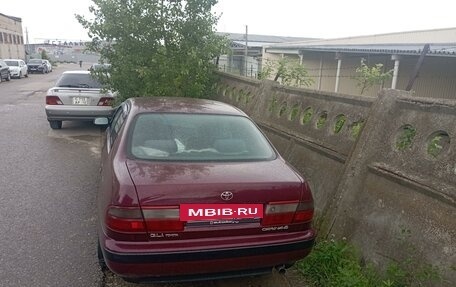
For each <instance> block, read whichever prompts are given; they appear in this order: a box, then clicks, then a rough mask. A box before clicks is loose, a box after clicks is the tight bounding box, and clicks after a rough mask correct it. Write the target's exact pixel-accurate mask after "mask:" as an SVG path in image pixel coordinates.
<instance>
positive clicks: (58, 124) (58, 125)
mask: <svg viewBox="0 0 456 287" xmlns="http://www.w3.org/2000/svg"><path fill="white" fill-rule="evenodd" d="M49 125H50V126H51V129H53V130H59V129H61V128H62V121H49Z"/></svg>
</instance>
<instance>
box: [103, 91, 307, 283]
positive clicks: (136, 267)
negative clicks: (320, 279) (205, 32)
mask: <svg viewBox="0 0 456 287" xmlns="http://www.w3.org/2000/svg"><path fill="white" fill-rule="evenodd" d="M95 122H96V123H98V124H102V123H103V122H104V123H106V122H107V119H104V118H98V119H96V121H95ZM98 212H99V230H98V234H99V254H98V255H99V259H100V264H101V266H102V267H103V266H107V267H108V268H109V269H110V270H112V271H113V272H114V273H116V274H118V275H119V276H121V277H123V278H125V279H126V280H129V281H137V280H140V281H155V282H169V281H185V280H196V279H198V280H200V279H213V278H225V277H237V276H246V275H254V274H261V273H265V272H271V270H272V268H274V267H275V268H279V269H281V270H284V269H283V268H285V267H287V266H290V265H291V264H293V263H294V262H295V261H296V260H299V259H301V258H303V257H305V256H306V255H307V254H308V253H309V252H310V250H311V248H312V246H313V243H314V238H315V231H314V230H313V229H312V226H311V225H312V224H311V221H312V217H313V200H312V194H311V191H310V189H309V185H308V184H307V182H306V181H305V179H304V178H303V177H302V176H301V175H299V173H298V172H297V171H296V170H295V169H293V167H291V166H290V165H289V164H288V163H287V162H285V160H284V159H283V158H282V157H281V156H280V155H279V154H278V152H277V151H276V150H275V148H274V147H273V146H272V145H271V143H270V142H269V141H268V139H267V138H266V137H265V135H264V134H263V133H262V132H261V131H260V130H259V128H258V127H257V126H256V125H255V123H254V122H253V121H252V120H251V119H250V118H249V117H248V116H247V115H245V114H244V113H243V112H241V111H240V110H238V109H237V108H235V107H232V106H230V105H227V104H224V103H220V102H215V101H210V100H201V99H188V98H133V99H129V100H127V101H125V102H124V103H123V104H122V105H121V106H120V107H119V108H118V109H117V110H116V112H115V113H114V116H113V119H112V121H111V122H110V123H109V127H108V129H107V132H106V144H105V146H104V148H103V151H102V178H101V187H100V193H99V196H98Z"/></svg>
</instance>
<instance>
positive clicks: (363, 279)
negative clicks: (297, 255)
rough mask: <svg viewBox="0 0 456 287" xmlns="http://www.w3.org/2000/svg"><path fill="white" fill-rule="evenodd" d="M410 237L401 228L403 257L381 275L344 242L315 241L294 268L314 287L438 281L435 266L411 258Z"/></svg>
mask: <svg viewBox="0 0 456 287" xmlns="http://www.w3.org/2000/svg"><path fill="white" fill-rule="evenodd" d="M410 234H411V232H410V230H408V229H403V230H402V231H401V234H400V237H399V238H398V239H399V240H401V241H402V242H403V243H404V244H405V246H404V248H406V249H405V251H406V253H407V256H406V258H404V259H403V260H398V261H392V262H390V263H389V264H388V265H387V267H386V271H385V272H383V273H380V272H379V271H377V270H376V268H374V267H373V266H372V265H371V264H362V263H361V260H360V257H359V255H358V251H357V250H356V248H355V247H354V246H353V245H351V244H350V243H348V242H347V241H346V240H344V239H342V240H334V239H331V240H323V241H319V242H318V243H317V244H316V245H315V247H314V249H313V250H312V252H311V253H310V254H309V255H308V256H307V257H306V258H305V259H303V260H301V261H299V262H298V263H297V268H298V270H299V271H300V272H301V273H302V274H303V275H304V277H305V278H306V279H307V280H308V281H309V282H310V283H311V284H312V286H315V287H419V286H428V285H429V284H430V283H436V282H440V281H441V275H440V270H439V269H438V268H437V267H435V266H433V265H431V264H423V263H420V262H419V261H418V260H417V258H415V257H414V256H415V254H416V249H414V247H413V245H412V244H411V243H410V241H409V240H408V237H409V236H410Z"/></svg>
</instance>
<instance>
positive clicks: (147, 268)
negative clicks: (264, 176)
mask: <svg viewBox="0 0 456 287" xmlns="http://www.w3.org/2000/svg"><path fill="white" fill-rule="evenodd" d="M314 238H315V233H314V231H313V230H310V231H306V232H301V233H300V235H299V236H297V237H295V239H294V240H293V241H285V242H275V243H269V244H261V245H253V244H252V246H244V247H230V248H219V249H217V248H213V249H208V248H206V249H200V250H185V251H175V252H174V251H173V252H163V251H161V252H160V251H159V250H157V251H154V252H142V253H131V252H130V253H122V252H119V251H112V250H109V249H108V248H106V246H105V244H106V243H108V245H111V244H109V242H101V246H104V247H102V250H103V254H104V258H105V261H106V264H107V265H108V267H109V269H111V271H113V272H114V273H116V274H118V275H119V276H121V277H125V278H132V279H140V281H150V282H170V281H188V280H207V279H215V278H227V277H239V276H247V275H254V274H262V273H263V274H264V273H267V272H270V271H271V269H272V267H274V266H280V265H284V264H289V263H293V262H295V261H297V260H299V259H302V258H304V257H305V256H306V255H307V254H309V252H310V251H311V249H312V246H313V244H314ZM100 239H101V240H108V241H109V239H106V238H105V239H103V238H100ZM124 243H125V242H124ZM127 244H128V243H127ZM122 245H124V244H119V245H116V246H122Z"/></svg>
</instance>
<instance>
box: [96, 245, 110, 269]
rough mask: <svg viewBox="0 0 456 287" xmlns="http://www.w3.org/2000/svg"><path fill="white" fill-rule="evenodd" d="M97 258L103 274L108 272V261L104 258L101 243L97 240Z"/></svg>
mask: <svg viewBox="0 0 456 287" xmlns="http://www.w3.org/2000/svg"><path fill="white" fill-rule="evenodd" d="M97 257H98V265H99V266H100V269H101V272H104V271H105V270H108V266H107V265H106V261H105V259H104V256H103V252H102V251H101V246H100V241H98V240H97Z"/></svg>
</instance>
